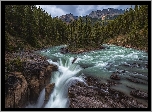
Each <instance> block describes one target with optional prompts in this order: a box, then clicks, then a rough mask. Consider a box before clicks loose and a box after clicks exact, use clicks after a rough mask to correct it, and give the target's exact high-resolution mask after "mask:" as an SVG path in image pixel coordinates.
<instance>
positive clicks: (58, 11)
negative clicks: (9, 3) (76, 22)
mask: <svg viewBox="0 0 152 112" xmlns="http://www.w3.org/2000/svg"><path fill="white" fill-rule="evenodd" d="M36 6H37V7H39V6H40V7H41V8H42V9H43V10H45V11H46V12H47V13H48V14H51V16H52V17H56V16H62V15H65V14H69V13H72V14H73V15H74V16H85V15H88V14H89V13H91V11H96V10H102V9H107V8H116V9H127V8H130V7H131V5H36Z"/></svg>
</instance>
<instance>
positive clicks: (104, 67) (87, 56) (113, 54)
mask: <svg viewBox="0 0 152 112" xmlns="http://www.w3.org/2000/svg"><path fill="white" fill-rule="evenodd" d="M64 46H65V45H62V46H54V47H51V48H48V49H45V50H42V51H39V53H40V54H41V55H43V56H47V57H48V62H49V63H51V64H55V65H57V66H58V68H59V70H58V71H56V72H54V73H53V74H52V78H51V79H50V83H55V87H54V90H53V92H52V94H51V95H50V99H49V101H48V102H47V103H46V104H45V105H43V103H44V96H45V91H44V89H43V90H42V92H41V93H40V96H39V99H38V102H37V104H36V105H28V106H27V108H31V107H32V108H42V107H43V108H68V106H69V99H68V87H69V86H71V85H72V84H73V83H74V82H76V81H81V82H83V83H85V80H84V74H85V75H86V76H94V77H99V78H100V80H101V81H102V82H104V83H106V82H107V80H108V79H109V80H112V79H110V76H111V74H112V73H113V72H119V76H120V78H121V80H120V83H121V84H119V85H118V86H112V87H111V88H113V89H116V90H118V91H121V92H123V93H125V94H126V95H127V96H130V91H131V88H130V87H132V88H136V89H138V90H141V91H144V92H148V67H147V66H148V54H147V53H146V52H144V51H140V50H135V49H132V48H125V47H121V46H115V45H106V44H105V45H104V46H106V49H101V50H96V51H91V52H85V53H82V54H71V53H67V54H61V53H60V52H59V51H60V48H61V47H64ZM74 58H77V59H76V61H75V62H74V64H72V61H73V59H74ZM127 78H131V79H132V78H136V80H138V81H140V82H143V84H142V83H134V82H131V81H129V80H127ZM135 99H136V100H138V101H139V102H142V103H143V104H145V105H147V102H146V101H145V100H143V99H140V98H135Z"/></svg>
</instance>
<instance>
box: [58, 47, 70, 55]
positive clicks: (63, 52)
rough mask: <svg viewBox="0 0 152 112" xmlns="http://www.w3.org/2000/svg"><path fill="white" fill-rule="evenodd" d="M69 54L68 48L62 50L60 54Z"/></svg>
mask: <svg viewBox="0 0 152 112" xmlns="http://www.w3.org/2000/svg"><path fill="white" fill-rule="evenodd" d="M68 52H69V50H68V49H67V48H66V47H62V48H61V49H60V53H62V54H66V53H68Z"/></svg>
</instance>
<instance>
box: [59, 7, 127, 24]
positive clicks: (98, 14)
mask: <svg viewBox="0 0 152 112" xmlns="http://www.w3.org/2000/svg"><path fill="white" fill-rule="evenodd" d="M124 12H125V10H122V9H114V8H108V9H102V10H96V11H91V13H90V14H88V15H86V16H88V17H90V18H97V19H100V18H101V19H102V20H104V18H105V17H108V18H114V16H118V15H121V14H123V13H124ZM83 17H85V16H83ZM108 18H107V19H108ZM59 19H61V20H62V21H65V22H70V21H74V20H76V19H78V16H74V15H73V14H72V13H70V14H66V15H62V16H60V17H59Z"/></svg>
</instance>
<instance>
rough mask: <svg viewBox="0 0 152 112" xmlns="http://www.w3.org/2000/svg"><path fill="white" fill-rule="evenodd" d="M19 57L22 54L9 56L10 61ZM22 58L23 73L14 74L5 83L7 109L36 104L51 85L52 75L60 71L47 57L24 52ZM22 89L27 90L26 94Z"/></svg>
mask: <svg viewBox="0 0 152 112" xmlns="http://www.w3.org/2000/svg"><path fill="white" fill-rule="evenodd" d="M18 55H20V54H19V53H13V55H12V56H9V60H12V59H13V58H16V57H18ZM10 57H11V58H10ZM20 58H21V60H24V62H23V71H22V72H20V73H19V72H15V73H14V72H12V73H11V74H9V75H8V78H7V79H6V81H5V105H6V106H5V107H6V108H14V107H15V108H21V107H22V108H23V107H25V106H26V103H28V102H29V103H31V104H34V103H36V101H37V99H38V97H39V94H40V91H41V90H42V89H43V88H44V87H45V86H46V85H47V84H49V83H50V78H51V73H52V72H53V71H56V70H57V69H58V67H57V66H56V65H52V64H49V62H47V61H46V58H45V57H41V56H39V55H37V54H35V53H31V52H23V53H22V57H20ZM9 60H8V61H9ZM6 61H7V59H6ZM16 70H17V69H16ZM17 74H18V75H17ZM21 76H23V77H21ZM20 77H21V78H20ZM24 79H25V81H24ZM23 82H24V83H25V82H26V84H27V85H26V88H25V87H23V84H22V83H23ZM27 82H28V83H27ZM22 89H25V92H22V91H23V90H22ZM14 96H15V97H14ZM20 96H21V97H22V98H21V97H20ZM13 102H15V103H13Z"/></svg>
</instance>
